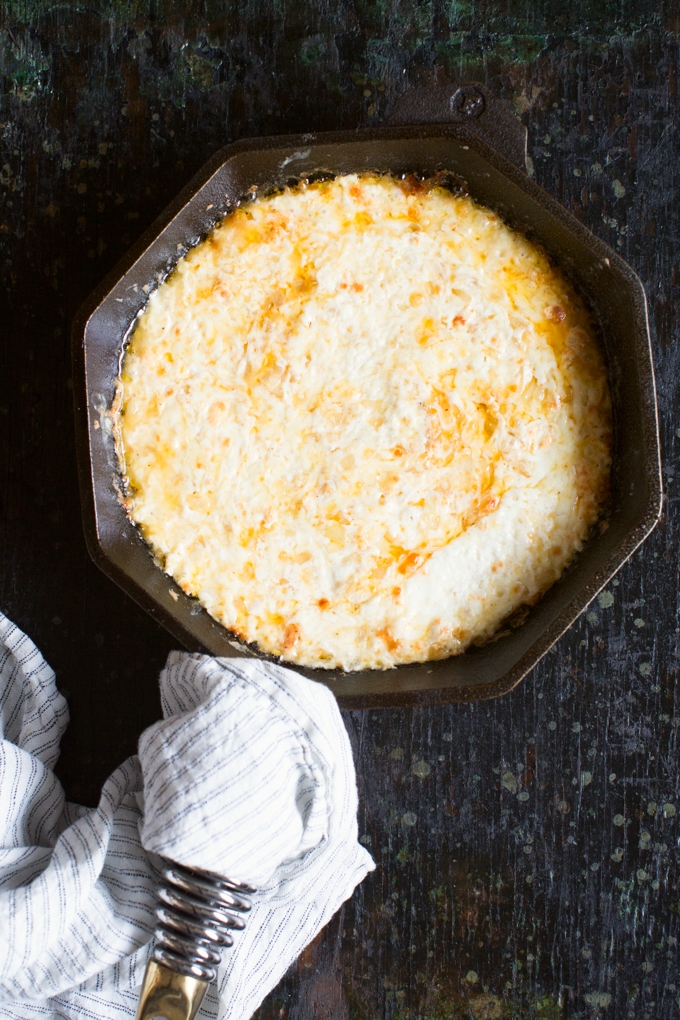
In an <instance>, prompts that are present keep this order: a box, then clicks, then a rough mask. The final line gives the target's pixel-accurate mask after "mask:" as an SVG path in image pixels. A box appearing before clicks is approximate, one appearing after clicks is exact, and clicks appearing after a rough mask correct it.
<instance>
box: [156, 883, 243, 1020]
mask: <svg viewBox="0 0 680 1020" xmlns="http://www.w3.org/2000/svg"><path fill="white" fill-rule="evenodd" d="M161 874H162V876H163V880H164V884H163V885H162V886H161V887H160V889H159V890H158V898H159V900H160V903H159V905H158V907H157V908H156V917H157V919H158V927H157V928H156V930H155V932H154V935H155V937H156V944H155V946H154V949H153V953H152V956H151V959H150V960H149V963H148V965H147V969H146V974H145V976H144V984H143V986H142V992H141V995H140V998H139V1005H138V1007H137V1020H150V1018H151V1017H155V1016H165V1017H167V1018H168V1020H192V1018H193V1017H194V1016H195V1015H196V1013H197V1012H198V1009H199V1006H200V1004H201V1002H202V1000H203V996H204V995H205V992H206V989H207V987H208V985H209V983H210V982H211V981H213V980H214V979H215V977H216V976H217V968H218V966H219V963H220V959H221V956H222V952H221V951H222V949H223V948H224V946H231V945H233V942H234V940H233V938H232V936H231V933H232V931H235V930H236V931H238V930H241V929H243V928H245V921H244V920H243V918H242V917H241V916H240V915H241V914H245V913H247V912H248V911H249V910H250V906H251V904H250V900H249V898H248V896H249V894H251V893H254V892H255V890H254V889H252V888H251V887H250V886H248V885H238V884H237V883H236V882H230V881H229V880H228V879H226V878H221V877H220V876H219V875H214V874H212V872H209V871H200V870H198V869H197V868H196V869H195V868H185V867H183V866H182V865H179V864H171V863H169V864H167V866H166V867H165V868H163V870H162V872H161Z"/></svg>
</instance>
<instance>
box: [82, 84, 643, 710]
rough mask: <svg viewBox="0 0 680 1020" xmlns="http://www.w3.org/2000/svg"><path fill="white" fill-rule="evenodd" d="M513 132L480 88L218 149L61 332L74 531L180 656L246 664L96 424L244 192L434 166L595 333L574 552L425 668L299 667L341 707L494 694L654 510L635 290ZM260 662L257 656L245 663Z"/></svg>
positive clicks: (603, 580)
mask: <svg viewBox="0 0 680 1020" xmlns="http://www.w3.org/2000/svg"><path fill="white" fill-rule="evenodd" d="M526 145H527V132H526V128H525V127H524V126H523V125H522V124H521V123H520V122H519V121H518V120H517V119H516V118H515V116H514V114H513V112H512V111H511V110H510V108H509V107H507V106H506V105H505V104H504V103H503V102H501V101H500V100H498V99H497V98H496V97H495V96H494V95H493V93H491V92H490V90H489V89H487V88H486V87H485V86H484V85H481V84H478V83H464V84H458V85H456V84H452V85H446V86H442V87H439V88H434V89H419V90H414V91H410V92H406V93H405V94H404V95H403V96H402V97H401V98H400V99H399V101H398V102H397V103H396V104H395V106H394V108H393V110H392V112H391V115H390V117H389V120H388V123H387V124H386V125H385V126H383V127H377V128H368V129H362V130H358V131H345V132H342V131H340V132H325V133H322V134H304V135H287V136H280V137H268V138H256V139H247V140H244V141H240V142H236V143H235V144H233V145H228V146H227V147H226V148H223V149H221V150H220V151H219V152H218V153H216V155H215V156H214V157H213V158H212V159H211V160H210V161H209V162H208V163H207V164H206V165H205V166H204V167H203V169H202V170H201V171H200V172H199V173H198V174H197V175H196V177H195V178H194V179H193V180H192V181H191V182H190V183H189V184H188V185H187V186H186V188H185V189H184V190H183V191H182V193H181V194H180V195H179V196H178V197H177V199H176V200H175V201H174V202H173V203H172V204H171V205H170V206H169V208H168V209H167V210H166V211H165V212H164V213H163V214H162V215H161V216H160V217H159V219H158V220H157V221H156V222H155V223H154V224H153V225H152V226H151V227H150V228H149V230H148V231H147V232H146V233H145V234H144V235H143V237H142V238H141V239H140V240H139V242H138V243H137V244H136V245H135V247H134V248H133V249H132V250H131V251H130V252H129V253H128V255H127V256H126V257H125V258H124V259H123V260H122V262H121V263H119V265H118V266H117V267H116V268H115V269H114V270H113V271H112V272H111V273H110V274H109V276H108V277H107V278H106V280H104V282H103V283H102V284H101V285H100V287H99V288H97V290H96V291H95V292H94V294H92V295H91V297H90V298H89V300H88V301H87V302H86V303H85V305H84V306H83V308H82V309H81V310H80V312H79V313H78V315H77V316H76V319H75V321H74V325H73V358H74V397H75V409H76V429H77V449H78V464H79V475H80V487H81V499H82V508H83V521H84V528H85V536H86V541H87V545H88V549H89V551H90V554H91V555H92V557H93V559H94V560H95V562H96V563H97V564H98V565H99V566H100V567H101V569H102V570H103V571H104V572H105V573H106V574H107V575H108V576H109V577H110V578H111V579H112V580H114V581H116V583H117V584H119V585H120V587H121V588H123V590H124V591H125V592H127V594H128V595H130V596H131V597H132V598H133V599H135V600H136V601H137V602H138V603H139V604H140V605H141V606H143V607H144V608H145V609H146V610H147V611H148V612H149V613H150V614H151V615H152V616H153V617H154V618H155V619H156V620H157V621H158V622H159V623H161V624H163V626H164V627H166V628H167V630H169V631H170V633H171V634H173V636H174V637H176V638H177V639H178V640H179V641H180V642H181V643H182V644H183V645H185V646H186V647H187V648H189V649H191V650H195V651H203V652H209V653H211V654H213V655H222V656H232V657H233V656H243V655H246V656H254V655H255V656H257V655H260V653H259V652H258V651H257V649H253V648H249V647H244V646H243V645H242V644H241V643H240V642H239V641H238V640H237V638H236V636H235V635H233V634H231V633H230V632H228V631H227V630H225V629H224V628H223V627H222V626H221V625H220V624H218V623H217V622H216V621H215V620H213V619H212V618H211V617H210V616H209V615H208V614H207V613H206V612H205V611H204V610H203V609H202V608H201V607H200V605H199V604H198V603H197V602H196V600H194V599H192V598H190V597H189V596H187V595H185V593H184V592H183V591H182V590H181V589H180V588H179V587H178V586H177V585H176V584H175V582H174V581H173V580H172V579H171V578H170V577H169V576H168V575H167V574H165V573H164V572H163V570H162V569H161V567H160V566H159V565H158V564H157V563H156V562H155V561H154V559H153V558H152V556H151V553H150V551H149V549H148V547H147V546H146V544H145V542H144V541H143V539H142V537H141V535H140V533H139V531H138V530H137V529H136V528H135V527H134V526H133V524H132V523H131V521H130V520H129V518H128V517H127V515H126V512H125V510H124V507H123V505H122V502H121V498H120V493H121V491H122V487H121V482H122V480H121V478H120V468H119V464H118V461H117V457H116V450H115V441H114V436H113V434H112V430H111V428H110V419H109V417H108V411H109V409H110V408H111V405H112V402H113V399H114V395H115V386H116V379H117V376H118V372H119V366H120V358H121V353H122V351H123V348H124V345H125V343H126V338H127V337H128V336H129V333H130V330H131V328H132V326H133V324H134V322H135V320H136V317H137V316H138V315H139V313H140V312H141V310H142V309H143V308H144V305H145V303H146V300H147V298H148V294H149V292H150V290H151V289H153V288H154V287H155V286H157V284H158V281H159V280H162V279H163V278H164V277H165V276H166V275H167V274H168V272H170V271H171V270H172V269H173V268H174V266H175V265H176V264H177V262H178V260H179V259H180V258H181V257H182V256H183V255H184V254H185V253H186V252H187V250H188V249H189V248H190V247H191V246H192V245H194V244H196V243H197V241H198V240H200V239H201V238H202V237H205V236H206V234H207V233H208V232H209V231H210V230H211V228H212V227H213V226H214V225H215V223H217V222H219V220H221V219H222V218H223V216H224V215H225V214H226V213H227V212H228V210H229V209H230V208H231V207H233V206H234V204H235V203H236V202H238V201H239V199H240V198H241V197H242V196H244V195H245V194H246V193H248V192H249V191H252V189H257V190H262V191H271V190H274V189H275V188H278V187H281V186H282V185H284V184H285V183H286V182H287V181H288V180H289V179H290V178H291V177H297V178H302V177H308V176H310V175H312V174H316V173H319V172H326V173H333V174H347V173H361V172H368V171H371V172H380V173H390V174H393V175H396V176H400V175H402V174H407V173H423V174H433V173H436V172H438V171H442V170H446V171H448V172H450V173H451V174H453V175H454V176H456V177H458V178H462V179H463V180H464V181H465V182H466V185H467V188H468V190H469V192H470V194H471V195H472V197H473V198H475V199H477V200H478V201H479V202H481V203H482V204H484V205H487V206H490V207H491V208H493V209H496V210H497V211H498V212H499V214H500V215H501V216H502V217H503V219H504V220H505V221H506V222H507V223H509V224H510V225H511V226H513V227H515V228H517V229H519V230H520V231H522V232H524V233H526V234H528V235H530V236H531V238H532V240H534V241H536V242H538V243H539V244H540V245H541V246H542V247H543V248H544V249H545V250H546V252H547V253H548V255H549V256H550V257H551V258H552V259H553V260H554V261H555V263H557V264H558V265H559V266H560V268H561V269H562V270H563V271H564V272H565V273H566V275H567V276H568V277H569V278H570V279H571V282H572V283H573V284H574V286H575V287H576V289H577V290H578V292H579V293H580V294H581V296H582V297H583V298H584V300H585V301H586V303H587V305H588V306H589V308H590V310H591V312H592V315H593V318H594V320H595V322H596V323H597V325H598V327H599V332H600V335H601V341H602V347H603V351H604V354H605V358H606V361H607V366H608V371H609V381H610V388H611V396H612V404H613V412H614V449H613V469H612V496H611V503H610V507H609V516H608V518H607V519H606V520H604V521H602V522H600V525H599V526H598V527H597V528H596V529H595V532H594V534H593V535H591V537H590V539H589V540H588V542H587V543H586V545H585V547H584V549H583V550H582V551H581V553H579V554H578V556H576V558H575V559H574V561H573V562H572V564H571V565H570V566H569V568H568V569H567V570H566V571H565V572H564V574H563V575H562V576H561V578H560V579H559V580H558V581H557V582H556V583H555V584H554V585H553V587H552V588H551V589H550V590H549V591H548V592H547V593H546V594H545V595H544V596H543V598H542V599H541V600H540V602H538V603H537V604H536V605H535V606H534V607H533V608H532V609H531V610H530V611H529V612H528V613H527V614H526V617H525V618H524V620H523V622H522V623H521V625H519V626H517V627H515V628H512V627H510V628H508V630H507V632H506V631H504V632H502V633H501V635H499V636H497V638H496V640H494V641H492V642H490V643H488V644H487V645H485V646H483V647H480V648H470V649H468V651H466V652H465V653H464V654H462V655H459V656H455V657H453V658H449V659H445V660H442V661H439V662H428V663H416V664H412V665H406V666H399V667H397V668H396V669H392V670H387V671H384V672H383V671H379V670H364V671H360V672H356V673H342V672H341V671H338V670H325V669H302V670H300V671H301V672H302V673H304V674H305V675H307V676H310V677H312V678H313V679H315V680H318V681H320V682H322V683H325V684H327V685H328V686H329V687H330V688H331V689H332V690H333V692H334V693H335V694H336V696H337V697H338V700H339V702H340V705H341V706H342V707H343V708H374V707H392V706H397V705H413V704H434V703H442V704H444V703H451V702H463V701H475V700H480V699H486V698H494V697H497V696H499V695H501V694H505V693H507V692H508V691H510V690H511V689H512V688H513V687H514V686H515V685H516V684H517V683H519V681H520V680H521V679H522V678H523V677H524V676H525V675H526V674H527V673H528V672H529V671H530V670H531V669H532V668H533V667H534V666H535V665H536V663H537V662H538V661H539V660H540V659H541V657H542V656H543V655H545V653H546V652H547V651H548V650H549V649H550V648H551V647H552V645H553V644H554V643H555V642H556V641H557V640H558V638H559V637H560V636H561V635H562V634H563V633H564V631H566V630H567V628H568V627H570V626H571V624H572V623H573V622H574V621H575V620H576V619H577V617H578V616H579V615H580V613H581V612H582V611H583V610H584V609H585V607H586V606H587V605H588V603H589V602H590V601H591V600H592V599H593V598H594V597H595V596H596V595H597V593H598V592H599V591H600V590H601V589H602V588H603V587H604V585H606V584H607V582H608V581H609V580H610V579H611V578H612V577H613V575H614V574H615V573H616V571H617V570H618V569H619V568H620V567H621V565H622V564H623V563H624V562H625V561H626V560H627V559H628V557H629V556H630V555H631V554H632V553H633V552H634V551H635V549H636V548H637V547H638V546H639V545H640V543H641V542H642V541H643V540H644V539H645V538H646V537H647V535H648V534H649V533H650V531H651V530H652V529H653V528H654V526H655V524H656V523H657V521H658V519H659V516H660V513H661V501H662V490H661V470H660V454H659V435H658V423H657V410H656V391H655V385H654V369H653V362H652V352H651V342H650V335H649V326H648V321H647V306H646V299H645V293H644V289H643V286H642V284H641V282H640V280H639V278H638V277H637V275H636V274H635V272H634V271H633V270H632V269H631V268H630V266H628V265H627V263H626V262H624V261H623V259H622V258H621V257H620V256H619V255H618V254H617V253H616V252H615V251H613V250H612V249H611V248H609V247H608V246H607V245H606V244H604V242H602V241H601V240H600V239H599V238H597V237H595V236H594V235H593V234H591V233H590V231H589V230H587V228H586V227H584V226H583V225H582V224H581V223H580V222H579V221H578V220H576V219H575V218H574V217H573V216H571V215H570V214H569V213H568V212H567V211H566V210H565V209H564V208H563V207H562V206H561V205H560V204H559V203H558V202H556V201H555V200H554V199H553V198H551V197H550V196H549V195H548V194H547V193H546V192H545V191H543V190H542V189H541V188H540V187H539V186H538V185H537V184H536V183H535V182H534V181H532V180H531V179H530V177H529V176H528V174H527V172H526ZM260 657H262V658H266V656H261V655H260Z"/></svg>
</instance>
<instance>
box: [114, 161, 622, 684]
mask: <svg viewBox="0 0 680 1020" xmlns="http://www.w3.org/2000/svg"><path fill="white" fill-rule="evenodd" d="M112 411H113V414H114V422H115V426H116V434H117V442H118V450H119V456H120V458H121V461H122V464H123V468H124V475H125V479H126V485H127V497H126V508H127V510H128V512H129V515H130V517H131V518H132V520H133V521H134V522H136V524H137V525H138V526H139V528H140V529H141V532H142V534H143V536H144V538H145V539H146V541H147V543H148V544H149V546H150V547H151V549H152V550H153V553H154V554H155V556H156V557H157V559H158V560H159V562H160V563H161V564H162V565H163V567H164V569H165V570H166V571H167V573H168V574H170V575H171V576H172V577H173V578H174V579H175V581H176V582H177V583H178V584H179V585H180V586H181V588H182V589H183V590H184V591H185V592H187V593H188V594H190V595H193V596H195V597H196V598H197V599H198V600H199V601H200V602H201V604H202V605H203V606H204V607H205V608H206V609H207V611H208V612H209V613H210V614H211V615H212V616H213V617H214V618H215V619H216V620H218V621H219V622H220V623H222V624H223V625H224V626H225V627H227V628H228V629H229V630H230V631H232V632H233V633H234V634H235V635H236V636H237V637H238V638H239V639H240V640H241V641H244V642H253V643H255V644H256V645H257V646H258V648H259V649H260V650H262V651H264V652H267V653H271V654H273V655H276V656H280V657H281V658H282V659H284V660H286V661H288V662H292V663H298V664H300V665H305V666H321V667H328V668H331V667H333V668H337V667H340V668H342V669H344V670H358V669H367V668H377V669H386V668H389V667H392V666H395V665H397V664H399V663H408V662H421V661H426V660H431V659H441V658H444V657H447V656H451V655H456V654H457V653H460V652H462V651H464V649H465V648H467V646H468V645H470V644H471V643H483V642H484V641H486V640H488V639H489V638H491V637H492V635H494V633H495V632H496V631H497V630H498V629H499V627H500V626H501V625H502V624H503V623H504V621H506V620H507V618H508V617H510V616H511V614H513V613H515V612H516V611H517V610H521V609H522V607H525V606H527V605H531V604H533V603H534V602H536V600H537V599H538V598H539V597H540V596H541V595H542V594H543V593H544V592H545V591H546V589H547V588H549V587H550V585H551V584H553V582H554V581H555V580H556V579H557V578H558V577H559V576H560V574H561V573H562V571H563V570H564V569H565V567H566V566H567V564H568V563H569V562H570V560H571V559H572V557H573V556H574V554H575V553H576V552H577V551H578V550H579V549H580V548H581V546H582V544H583V542H584V540H585V539H586V537H587V535H588V533H589V530H590V529H591V527H592V525H593V524H594V523H595V522H596V521H597V519H598V516H599V515H600V514H601V511H602V508H603V505H604V503H605V502H606V499H607V494H608V486H609V475H610V447H611V413H610V400H609V391H608V385H607V376H606V371H605V366H604V363H603V359H602V357H601V354H600V352H599V350H598V346H597V343H596V341H595V339H594V336H593V331H592V328H591V324H590V321H589V317H588V314H587V312H586V309H585V307H584V305H583V303H582V302H581V300H580V298H579V297H578V296H577V294H576V293H575V292H574V290H573V289H572V287H571V286H570V284H569V283H568V282H567V281H566V279H565V278H564V277H563V276H562V275H561V273H560V272H559V271H558V270H557V269H556V268H555V267H554V266H553V265H552V264H551V263H550V262H549V261H548V259H547V258H546V256H545V255H544V254H543V253H542V252H541V251H540V250H539V249H538V248H537V247H536V246H535V245H533V244H532V243H530V242H529V241H528V240H527V239H526V238H525V237H523V236H521V235H520V234H518V233H517V232H515V231H513V230H512V229H510V228H509V227H508V226H507V225H506V224H505V223H503V221H502V220H501V219H500V218H499V216H498V215H496V214H495V213H494V212H492V211H491V210H489V209H487V208H484V207H483V206H481V205H479V204H477V203H476V202H474V201H473V200H472V199H471V198H469V197H467V196H466V195H462V194H455V193H453V192H452V191H451V190H447V189H446V188H445V187H443V186H441V185H440V184H438V183H437V178H434V179H433V180H430V181H429V182H428V181H425V182H421V181H419V180H417V179H415V178H406V179H404V180H397V179H394V178H391V177H381V176H357V175H354V174H351V175H348V176H343V177H339V178H335V179H334V180H327V181H324V182H317V183H311V184H307V185H304V184H303V185H300V186H298V187H295V188H289V189H286V190H284V191H281V192H279V193H276V194H274V195H270V196H269V197H264V198H257V199H255V200H254V201H252V202H248V203H246V204H244V205H241V206H240V207H239V208H238V209H236V210H235V211H234V212H233V213H231V214H230V215H228V216H227V218H226V219H225V220H224V221H223V222H222V223H221V225H219V226H217V227H216V228H215V229H214V230H213V232H212V233H211V235H210V236H209V237H208V238H207V240H205V241H203V242H202V243H200V244H198V245H197V246H196V247H195V248H194V249H193V250H192V251H191V252H190V253H189V254H188V255H186V257H185V258H183V259H182V260H181V261H180V262H179V264H178V266H177V268H176V269H175V270H174V271H173V273H172V274H171V275H170V276H169V278H168V279H167V280H166V281H165V282H164V283H162V284H160V286H159V287H158V288H157V290H156V291H155V292H154V293H153V294H152V295H151V297H150V298H149V301H148V304H147V306H146V308H145V310H144V312H143V314H142V315H141V316H140V318H139V319H138V321H137V323H136V326H135V328H134V331H133V333H132V335H131V339H130V343H129V346H128V348H127V350H126V353H125V355H124V358H123V362H122V368H121V375H120V379H119V385H118V391H117V396H116V401H115V403H114V407H113V409H112Z"/></svg>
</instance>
